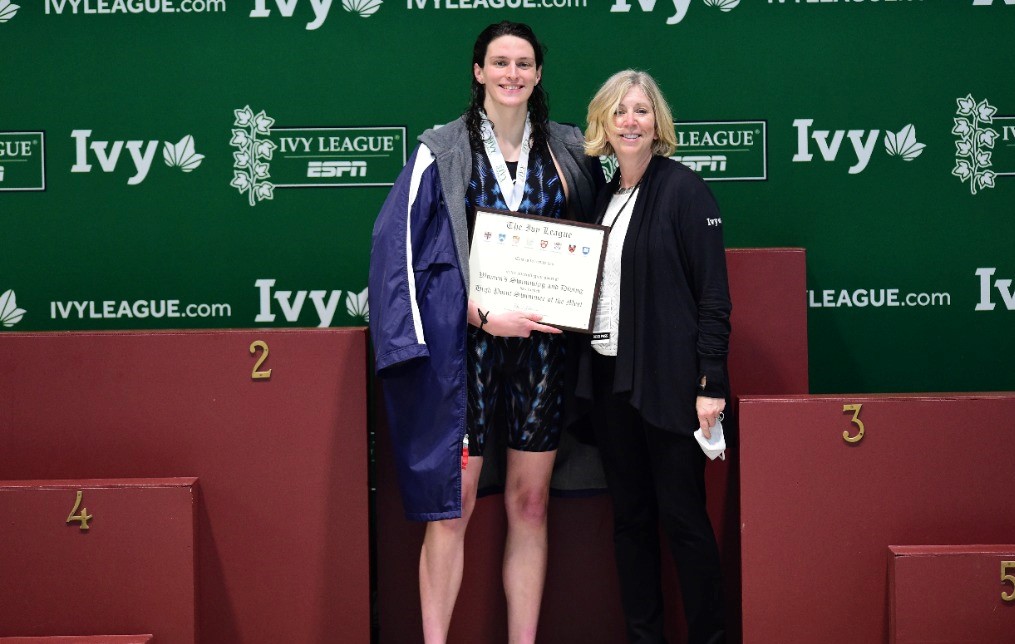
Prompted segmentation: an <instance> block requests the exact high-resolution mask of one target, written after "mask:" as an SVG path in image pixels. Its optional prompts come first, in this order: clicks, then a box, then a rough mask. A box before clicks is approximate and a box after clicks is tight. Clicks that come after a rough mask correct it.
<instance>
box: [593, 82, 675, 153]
mask: <svg viewBox="0 0 1015 644" xmlns="http://www.w3.org/2000/svg"><path fill="white" fill-rule="evenodd" d="M636 86H637V87H640V88H641V89H642V90H643V91H644V92H645V95H646V96H647V97H648V99H649V101H650V102H651V103H652V113H653V114H654V115H655V120H656V125H655V134H656V139H655V140H654V141H653V142H652V153H653V154H659V155H662V156H666V157H668V156H670V155H671V154H673V151H674V150H676V149H677V134H676V131H674V129H673V112H671V111H670V106H669V104H667V103H666V99H665V98H664V97H663V93H662V92H661V91H659V85H657V84H656V82H655V79H653V78H652V77H651V76H650V75H649V74H648V73H647V72H642V71H638V70H636V69H625V70H623V71H620V72H617V73H616V74H614V75H613V76H610V77H609V78H608V79H606V82H605V83H603V86H602V87H600V88H599V91H598V92H596V95H595V96H593V97H592V102H591V103H589V112H588V115H587V116H586V120H587V121H588V128H587V129H586V130H585V153H586V154H588V155H589V156H610V155H612V154H613V153H614V151H613V146H612V145H610V139H609V134H610V131H611V129H613V128H614V127H615V125H614V121H613V115H614V114H615V113H616V111H617V106H619V105H620V101H621V100H623V98H624V96H625V95H627V92H628V91H629V90H630V89H631V88H632V87H636Z"/></svg>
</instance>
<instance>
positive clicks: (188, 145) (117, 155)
mask: <svg viewBox="0 0 1015 644" xmlns="http://www.w3.org/2000/svg"><path fill="white" fill-rule="evenodd" d="M70 136H71V138H72V139H74V141H75V144H74V150H75V154H74V165H73V166H71V169H70V171H71V172H82V173H89V172H91V171H92V168H93V166H92V163H91V162H92V161H95V162H97V163H98V164H99V168H100V169H101V170H102V172H105V173H112V172H115V171H116V170H117V168H123V167H129V168H130V170H131V171H132V172H133V174H132V175H131V176H130V178H129V179H127V185H129V186H136V185H138V184H139V183H141V182H142V181H144V180H145V178H147V177H148V172H149V171H150V170H151V168H152V163H153V162H154V161H155V155H156V154H158V151H159V143H160V141H159V140H158V139H151V140H149V141H145V140H141V139H137V140H130V141H125V140H98V139H93V138H92V131H91V130H73V131H72V132H71V133H70ZM162 145H163V149H162V159H163V161H165V163H166V165H167V166H169V167H170V168H179V169H180V170H182V171H183V172H192V171H193V170H194V169H195V168H197V167H198V166H200V165H201V161H203V160H204V155H203V154H197V153H196V152H194V137H193V136H191V135H189V134H187V135H185V136H184V137H183V138H182V139H180V140H179V142H178V143H172V142H170V141H164V142H162ZM128 157H129V158H128Z"/></svg>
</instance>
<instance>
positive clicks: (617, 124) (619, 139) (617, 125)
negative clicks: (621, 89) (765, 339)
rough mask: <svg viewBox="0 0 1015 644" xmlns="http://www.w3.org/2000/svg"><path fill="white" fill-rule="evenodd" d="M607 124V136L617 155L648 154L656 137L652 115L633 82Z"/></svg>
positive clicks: (643, 95) (649, 102)
mask: <svg viewBox="0 0 1015 644" xmlns="http://www.w3.org/2000/svg"><path fill="white" fill-rule="evenodd" d="M611 125H612V127H611V128H610V131H609V136H608V137H607V138H608V140H609V141H610V145H612V146H613V150H614V152H616V153H617V157H618V158H622V157H626V158H631V159H636V158H641V157H645V156H652V144H653V142H655V140H656V139H657V138H658V136H657V135H656V117H655V112H654V111H653V110H652V101H650V100H649V98H648V96H647V95H646V94H645V90H643V89H642V88H641V87H639V86H638V85H635V86H634V87H632V88H631V89H629V90H628V91H627V93H626V94H624V98H622V99H620V104H619V105H618V106H617V109H616V111H615V112H614V113H613V123H612V124H611Z"/></svg>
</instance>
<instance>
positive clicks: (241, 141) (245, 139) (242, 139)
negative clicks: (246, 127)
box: [229, 130, 250, 148]
mask: <svg viewBox="0 0 1015 644" xmlns="http://www.w3.org/2000/svg"><path fill="white" fill-rule="evenodd" d="M229 145H232V146H235V147H238V148H245V147H247V146H248V145H250V137H249V136H248V135H247V133H246V132H244V131H243V130H233V138H231V139H230V140H229Z"/></svg>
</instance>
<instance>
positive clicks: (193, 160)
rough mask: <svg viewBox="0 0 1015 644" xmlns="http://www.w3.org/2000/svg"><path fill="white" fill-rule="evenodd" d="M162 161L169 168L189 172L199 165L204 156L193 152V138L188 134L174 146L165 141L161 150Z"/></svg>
mask: <svg viewBox="0 0 1015 644" xmlns="http://www.w3.org/2000/svg"><path fill="white" fill-rule="evenodd" d="M162 159H163V160H164V161H165V162H166V165H167V166H169V167H170V168H179V169H180V170H183V171H184V172H190V171H192V170H194V169H195V168H197V167H198V166H199V165H201V161H203V160H204V155H203V154H197V153H196V152H194V137H192V136H191V135H189V134H188V135H186V136H185V137H183V138H182V139H180V141H179V142H178V143H176V144H173V143H170V142H169V141H166V142H165V144H164V147H163V148H162Z"/></svg>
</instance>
